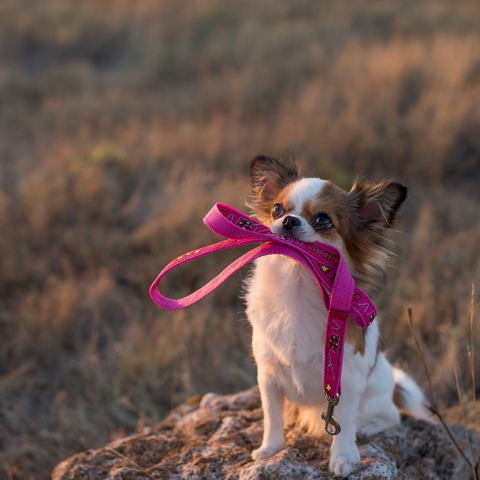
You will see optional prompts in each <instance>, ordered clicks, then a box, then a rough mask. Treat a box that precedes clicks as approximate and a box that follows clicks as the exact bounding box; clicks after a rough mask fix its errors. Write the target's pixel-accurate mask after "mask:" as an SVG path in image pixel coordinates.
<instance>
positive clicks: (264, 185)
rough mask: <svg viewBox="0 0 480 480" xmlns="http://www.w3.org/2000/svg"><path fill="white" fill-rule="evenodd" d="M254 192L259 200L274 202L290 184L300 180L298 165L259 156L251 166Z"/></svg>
mask: <svg viewBox="0 0 480 480" xmlns="http://www.w3.org/2000/svg"><path fill="white" fill-rule="evenodd" d="M250 175H251V177H252V188H253V192H254V193H255V195H256V196H257V198H258V200H261V201H270V200H273V199H274V198H275V197H276V196H277V195H278V194H279V193H280V192H281V191H282V190H283V189H284V188H285V187H286V186H287V185H288V184H289V183H291V182H294V181H295V180H297V179H298V176H299V172H298V165H296V164H284V163H283V162H282V161H281V160H278V159H277V158H272V157H267V156H265V155H259V156H258V157H255V158H254V159H253V160H252V163H251V165H250Z"/></svg>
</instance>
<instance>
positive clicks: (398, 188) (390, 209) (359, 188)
mask: <svg viewBox="0 0 480 480" xmlns="http://www.w3.org/2000/svg"><path fill="white" fill-rule="evenodd" d="M349 195H350V196H351V197H352V198H353V200H354V202H355V205H356V207H357V220H358V221H359V222H360V223H361V224H362V225H363V226H365V227H373V226H382V227H391V226H392V225H394V224H395V217H396V214H397V212H398V209H399V208H400V205H402V203H403V202H404V200H405V199H406V198H407V188H406V187H404V186H403V185H402V184H400V183H397V182H391V181H390V182H388V181H383V182H380V183H372V182H367V181H365V180H359V181H356V182H355V184H354V185H353V187H352V190H351V191H350V193H349Z"/></svg>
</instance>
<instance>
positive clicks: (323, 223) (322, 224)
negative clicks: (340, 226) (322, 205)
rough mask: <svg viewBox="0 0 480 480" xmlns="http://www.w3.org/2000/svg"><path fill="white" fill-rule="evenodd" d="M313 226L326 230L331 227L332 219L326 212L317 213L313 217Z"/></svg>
mask: <svg viewBox="0 0 480 480" xmlns="http://www.w3.org/2000/svg"><path fill="white" fill-rule="evenodd" d="M313 226H314V228H321V229H322V230H328V229H329V228H332V227H333V223H332V220H330V217H329V216H328V215H327V214H326V213H319V214H318V215H317V216H316V217H315V218H314V219H313Z"/></svg>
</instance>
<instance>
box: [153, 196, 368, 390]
mask: <svg viewBox="0 0 480 480" xmlns="http://www.w3.org/2000/svg"><path fill="white" fill-rule="evenodd" d="M204 222H205V224H206V225H207V227H208V228H210V230H212V231H213V232H215V233H217V234H218V235H220V236H222V237H224V238H226V239H227V240H224V241H221V242H218V243H215V244H213V245H208V246H206V247H202V248H198V249H196V250H193V251H191V252H188V253H185V254H183V255H180V257H178V258H176V259H175V260H173V261H172V262H170V263H169V264H168V265H167V266H166V267H165V268H164V269H163V270H162V271H161V272H160V275H159V276H158V277H157V278H156V280H155V281H154V282H153V284H152V286H151V287H150V296H151V297H152V299H153V301H154V302H155V303H156V304H157V305H158V306H160V307H162V308H166V309H169V310H178V309H180V308H185V307H188V306H190V305H192V304H193V303H196V302H198V301H199V300H201V299H202V298H203V297H205V296H206V295H208V294H209V293H210V292H212V291H213V290H214V289H215V288H217V287H218V286H219V285H220V284H222V283H223V282H224V281H225V280H226V279H227V278H228V277H230V276H231V275H232V274H233V273H234V272H236V271H237V270H239V269H240V268H242V267H243V266H244V265H246V264H247V263H250V262H252V261H253V260H255V259H256V258H259V257H263V256H265V255H286V256H289V257H291V258H293V259H295V260H296V261H298V262H300V263H301V264H302V265H304V266H305V267H306V268H308V270H310V272H312V274H313V275H314V277H315V279H316V280H317V282H318V285H319V286H320V289H321V292H322V296H323V301H324V303H325V307H326V308H327V310H328V320H327V331H326V337H325V371H324V373H325V374H324V389H325V392H326V393H328V394H329V395H330V396H331V397H333V398H336V396H337V394H338V395H340V394H341V384H340V379H341V373H342V362H343V347H344V342H345V333H346V329H347V323H348V317H349V316H352V318H353V320H354V321H355V323H356V324H357V325H358V326H360V327H361V328H367V327H368V325H370V323H372V321H373V320H374V319H375V317H376V316H377V310H376V308H375V305H374V304H373V302H372V301H371V300H370V298H369V297H368V295H367V294H366V293H365V292H363V291H362V290H361V289H359V288H358V287H356V286H355V283H354V281H353V278H352V276H351V275H350V272H349V271H348V268H347V265H346V264H345V262H344V260H343V258H342V256H341V255H340V252H339V251H338V250H337V249H336V248H334V247H332V246H330V245H327V244H325V243H320V242H316V243H306V242H299V241H297V240H295V239H293V238H290V237H283V236H278V235H275V234H274V233H272V232H271V231H270V229H268V228H267V227H265V225H262V224H261V223H259V222H257V221H256V220H254V219H252V218H250V217H248V216H246V215H244V214H243V213H241V212H239V211H238V210H235V209H234V208H232V207H229V206H228V205H223V204H221V203H217V204H216V205H215V206H214V207H213V208H212V209H211V210H210V212H209V213H208V214H207V216H206V217H205V218H204ZM251 243H261V244H262V245H260V246H258V247H256V248H254V249H252V250H250V251H249V252H247V253H246V254H245V255H243V256H241V257H240V258H238V259H237V260H235V261H234V262H233V263H231V264H230V265H229V266H228V267H227V268H225V270H223V271H222V272H221V273H219V274H218V275H217V276H216V277H215V278H213V279H212V280H210V282H208V283H207V284H206V285H204V286H203V287H202V288H200V289H199V290H197V291H196V292H193V293H192V294H190V295H188V296H186V297H184V298H181V299H179V300H173V299H170V298H166V297H164V296H163V295H162V294H161V293H160V292H159V291H158V285H159V283H160V281H161V280H162V278H163V277H164V276H165V275H166V274H167V273H168V272H169V271H171V270H173V269H174V268H176V267H178V266H179V265H182V264H183V263H186V262H189V261H191V260H194V259H196V258H199V257H202V256H204V255H209V254H210V253H214V252H218V251H219V250H223V249H226V248H233V247H236V246H240V245H247V244H251ZM328 292H331V295H330V297H329V295H328Z"/></svg>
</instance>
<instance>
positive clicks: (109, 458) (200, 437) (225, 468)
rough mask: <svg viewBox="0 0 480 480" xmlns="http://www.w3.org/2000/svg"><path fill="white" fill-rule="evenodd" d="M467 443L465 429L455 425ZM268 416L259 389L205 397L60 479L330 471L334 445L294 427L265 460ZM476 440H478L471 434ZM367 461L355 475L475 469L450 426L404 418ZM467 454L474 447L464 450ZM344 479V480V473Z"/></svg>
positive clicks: (92, 454) (79, 458)
mask: <svg viewBox="0 0 480 480" xmlns="http://www.w3.org/2000/svg"><path fill="white" fill-rule="evenodd" d="M452 431H453V432H454V434H455V436H456V438H457V441H458V442H459V443H460V444H461V445H462V446H463V447H465V445H464V443H465V430H464V429H463V427H461V426H459V425H455V426H452ZM262 434H263V413H262V409H261V402H260V395H259V392H258V388H257V387H253V388H251V389H250V390H246V391H244V392H240V393H237V394H235V395H225V396H220V395H215V394H213V393H209V394H207V395H205V396H204V397H203V398H202V399H201V401H200V402H198V400H197V402H191V404H188V403H187V404H184V405H181V406H179V407H178V408H176V409H174V410H173V411H172V412H171V413H170V414H169V415H168V416H167V417H166V418H165V419H164V420H163V421H162V422H161V423H160V424H159V425H158V426H157V427H155V428H154V429H149V430H146V431H144V432H143V433H140V434H137V435H132V436H130V437H127V438H124V439H122V440H117V441H115V442H113V443H111V444H109V445H107V446H106V447H104V448H100V449H98V450H88V451H86V452H84V453H80V454H78V455H75V456H74V457H71V458H69V459H68V460H65V461H64V462H62V463H60V464H59V465H58V466H57V467H56V468H55V470H54V471H53V474H52V479H53V480H87V479H88V480H94V479H95V480H102V479H105V480H122V479H168V480H177V479H178V480H180V479H189V480H200V479H212V480H216V479H228V480H266V479H275V480H288V479H301V480H314V479H315V480H317V479H327V478H329V479H332V478H336V477H335V476H334V475H332V474H330V473H329V472H328V459H329V443H328V441H327V440H325V439H317V438H314V437H311V436H308V435H306V434H305V433H304V432H303V431H302V430H300V429H298V428H290V429H287V432H286V445H287V447H286V448H285V450H283V451H281V452H280V453H278V454H277V455H275V456H274V457H272V458H270V459H267V460H263V461H261V462H258V463H254V462H252V460H251V458H250V453H251V451H252V450H254V449H255V448H257V447H259V446H260V443H261V441H262ZM469 435H470V440H471V441H472V442H474V441H475V438H474V435H473V433H472V432H469ZM358 445H359V449H360V455H361V458H362V463H361V465H360V466H359V468H358V470H357V471H356V472H355V473H354V474H352V475H350V477H349V478H350V479H352V480H360V479H365V480H367V479H369V480H371V479H373V480H374V479H382V480H385V479H411V478H422V479H423V478H425V479H427V478H428V479H432V480H433V479H435V480H436V479H453V478H455V479H458V480H460V479H462V480H463V479H468V478H471V476H472V474H471V470H470V469H469V468H468V465H467V464H466V462H465V461H464V459H462V458H461V457H460V455H459V454H458V452H457V451H456V450H455V448H454V447H453V445H452V444H451V442H450V440H449V438H448V436H447V434H446V433H445V431H444V429H443V427H441V426H440V425H432V424H430V423H428V422H424V421H421V420H414V419H411V418H408V417H402V423H401V424H400V425H399V426H398V427H397V428H395V429H391V430H386V431H384V432H381V433H379V434H377V435H374V436H372V437H370V438H360V439H359V440H358ZM464 451H468V450H467V448H464ZM337 478H338V477H337Z"/></svg>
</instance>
